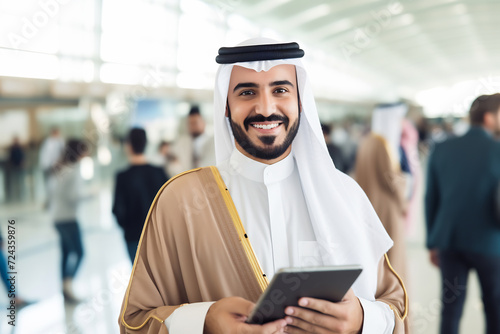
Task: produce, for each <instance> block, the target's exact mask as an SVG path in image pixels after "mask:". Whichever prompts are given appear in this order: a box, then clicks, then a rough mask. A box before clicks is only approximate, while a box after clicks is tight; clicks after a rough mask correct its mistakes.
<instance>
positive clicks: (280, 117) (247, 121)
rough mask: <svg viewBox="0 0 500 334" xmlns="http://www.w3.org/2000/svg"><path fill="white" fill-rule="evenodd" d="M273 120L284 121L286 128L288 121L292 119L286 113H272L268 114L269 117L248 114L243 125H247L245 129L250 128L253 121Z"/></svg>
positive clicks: (286, 127)
mask: <svg viewBox="0 0 500 334" xmlns="http://www.w3.org/2000/svg"><path fill="white" fill-rule="evenodd" d="M273 121H280V122H282V123H283V125H284V126H285V129H288V123H290V119H289V118H288V117H286V116H284V115H276V114H272V115H270V116H267V117H264V116H262V115H255V116H248V117H247V118H245V120H244V121H243V125H244V126H245V129H246V130H248V127H249V126H250V123H253V122H273Z"/></svg>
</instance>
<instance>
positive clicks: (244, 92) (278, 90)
mask: <svg viewBox="0 0 500 334" xmlns="http://www.w3.org/2000/svg"><path fill="white" fill-rule="evenodd" d="M287 92H288V89H286V88H282V87H280V88H275V89H274V90H273V94H284V93H287ZM238 95H239V96H249V95H256V93H255V91H253V90H242V91H241V92H239V93H238Z"/></svg>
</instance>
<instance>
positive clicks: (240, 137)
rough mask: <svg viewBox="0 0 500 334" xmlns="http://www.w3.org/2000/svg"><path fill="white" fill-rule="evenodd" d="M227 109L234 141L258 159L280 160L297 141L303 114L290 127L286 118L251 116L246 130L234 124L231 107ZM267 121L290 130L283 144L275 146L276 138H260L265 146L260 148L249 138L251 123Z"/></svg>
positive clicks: (245, 124) (246, 122) (246, 123)
mask: <svg viewBox="0 0 500 334" xmlns="http://www.w3.org/2000/svg"><path fill="white" fill-rule="evenodd" d="M227 109H228V116H229V124H230V125H231V130H232V131H233V136H234V139H235V140H236V142H237V143H238V145H240V146H241V147H242V148H243V149H244V150H245V152H247V153H248V154H250V155H251V156H253V157H255V158H257V159H263V160H273V159H276V158H279V157H280V156H282V155H283V154H284V153H285V152H286V150H287V149H288V148H289V147H290V145H292V142H293V140H294V139H295V136H296V135H297V132H298V131H299V124H300V114H301V113H300V112H299V114H298V117H297V120H296V121H295V122H294V123H293V124H291V126H290V119H289V118H288V117H286V116H281V115H271V116H268V117H264V116H262V115H256V116H249V117H247V118H246V119H245V121H244V122H243V125H244V127H245V129H243V127H241V125H239V124H236V123H234V122H233V120H232V119H231V110H230V109H229V105H228V107H227ZM266 121H281V122H283V123H282V125H283V126H284V127H285V130H288V132H287V133H286V136H285V139H284V140H283V143H281V144H279V145H274V142H275V141H276V136H259V137H258V140H259V141H260V142H261V143H262V144H263V145H264V146H259V145H257V143H254V142H252V140H251V139H250V138H249V136H248V134H247V133H248V128H249V127H250V126H251V125H250V123H252V122H266ZM289 126H290V129H288V127H289Z"/></svg>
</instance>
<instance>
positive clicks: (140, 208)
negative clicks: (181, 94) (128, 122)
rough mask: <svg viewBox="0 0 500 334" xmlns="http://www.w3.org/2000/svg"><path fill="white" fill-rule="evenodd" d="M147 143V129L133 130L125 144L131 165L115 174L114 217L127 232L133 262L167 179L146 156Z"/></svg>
mask: <svg viewBox="0 0 500 334" xmlns="http://www.w3.org/2000/svg"><path fill="white" fill-rule="evenodd" d="M146 144H147V137H146V131H144V129H140V128H134V129H132V130H130V132H129V134H128V137H127V143H126V145H125V149H126V152H127V157H128V160H129V162H130V166H129V167H128V168H127V169H126V170H124V171H121V172H119V173H118V174H117V175H116V183H115V202H114V204H113V214H114V215H115V217H116V220H117V222H118V224H119V225H120V226H121V227H122V228H123V231H124V233H125V241H126V242H127V250H128V253H129V256H130V259H131V260H132V263H133V262H134V258H135V253H136V250H137V245H138V244H139V239H140V237H141V232H142V227H143V225H144V219H146V216H147V214H148V209H149V206H150V204H151V201H152V200H153V199H154V197H155V195H156V193H157V192H158V190H159V189H160V188H161V186H162V185H163V184H164V183H165V182H167V180H168V176H167V175H166V174H165V170H164V169H163V168H161V167H155V166H152V165H150V164H149V163H148V162H147V160H146V156H145V155H144V151H145V149H146Z"/></svg>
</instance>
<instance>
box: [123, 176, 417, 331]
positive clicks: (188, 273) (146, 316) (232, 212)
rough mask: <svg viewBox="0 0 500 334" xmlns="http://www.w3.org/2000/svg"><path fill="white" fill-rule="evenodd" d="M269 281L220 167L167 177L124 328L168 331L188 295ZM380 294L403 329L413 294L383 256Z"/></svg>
mask: <svg viewBox="0 0 500 334" xmlns="http://www.w3.org/2000/svg"><path fill="white" fill-rule="evenodd" d="M267 284H268V281H267V278H266V277H265V275H264V274H263V271H262V269H261V268H260V265H259V263H258V261H257V258H256V256H255V254H254V252H253V249H252V246H251V244H250V241H249V239H248V238H247V236H246V233H245V230H244V228H243V225H242V223H241V221H240V218H239V216H238V213H237V211H236V208H235V206H234V204H233V201H232V199H231V196H230V195H229V192H228V190H227V188H226V186H225V185H224V182H223V180H222V178H221V176H220V174H219V172H218V170H217V168H215V167H206V168H199V169H195V170H192V171H188V172H185V173H183V174H181V175H179V176H177V177H175V178H173V179H171V180H169V182H167V183H166V184H165V185H164V186H163V187H162V189H160V191H159V192H158V195H157V196H156V198H155V200H154V201H153V204H152V206H151V208H150V210H149V214H148V217H147V218H146V223H145V225H144V230H143V232H142V237H141V241H140V242H139V248H138V251H137V255H136V258H135V261H134V267H133V269H132V275H131V277H130V282H129V286H128V288H127V292H126V294H125V298H124V300H123V305H122V310H121V312H120V318H119V324H120V332H121V333H122V334H123V333H134V334H135V333H148V334H152V333H168V331H167V328H166V326H165V324H164V321H165V319H166V318H167V317H169V316H170V315H171V314H172V313H173V312H174V311H175V310H176V309H177V308H179V307H182V306H183V305H184V304H187V303H196V302H206V301H216V300H219V299H221V298H224V297H229V296H240V297H243V298H245V299H248V300H250V301H252V302H256V301H257V299H258V297H259V296H260V294H261V293H262V291H263V290H264V289H265V288H266V286H267ZM376 298H377V300H380V301H383V302H386V303H387V304H389V306H390V307H391V309H393V311H394V313H395V319H396V327H395V330H394V333H404V326H405V325H404V323H403V321H404V319H405V317H406V314H407V303H408V301H407V296H406V291H405V290H404V287H403V285H402V282H401V280H400V279H399V277H398V276H397V274H395V273H394V272H393V271H392V268H390V264H389V263H388V262H386V261H384V260H383V259H382V260H381V262H380V265H379V276H378V287H377V292H376Z"/></svg>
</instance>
